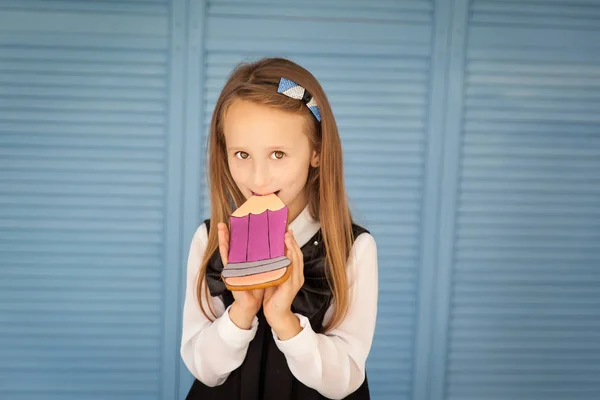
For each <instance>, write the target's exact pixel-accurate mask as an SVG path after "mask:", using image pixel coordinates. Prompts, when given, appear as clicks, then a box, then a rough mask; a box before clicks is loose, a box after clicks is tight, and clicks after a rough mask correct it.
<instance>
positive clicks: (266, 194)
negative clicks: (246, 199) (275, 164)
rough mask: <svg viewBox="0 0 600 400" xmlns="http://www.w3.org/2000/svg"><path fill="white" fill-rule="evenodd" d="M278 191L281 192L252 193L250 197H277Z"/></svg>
mask: <svg viewBox="0 0 600 400" xmlns="http://www.w3.org/2000/svg"><path fill="white" fill-rule="evenodd" d="M280 191H281V190H278V191H276V192H270V193H256V192H252V195H254V196H268V195H270V194H275V196H277V195H278V194H279V192H280Z"/></svg>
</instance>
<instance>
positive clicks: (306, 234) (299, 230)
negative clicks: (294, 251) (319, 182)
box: [288, 205, 321, 247]
mask: <svg viewBox="0 0 600 400" xmlns="http://www.w3.org/2000/svg"><path fill="white" fill-rule="evenodd" d="M320 228H321V224H320V223H319V221H317V220H315V219H314V218H313V217H312V216H311V215H310V210H309V207H308V205H307V206H306V207H304V210H302V212H301V213H300V214H299V215H298V216H297V217H296V218H295V219H294V220H293V221H292V222H290V224H289V227H288V229H291V230H292V231H293V232H294V238H295V239H296V243H298V247H302V246H304V245H305V244H306V243H307V242H308V241H309V240H310V238H312V237H313V236H314V235H315V233H317V232H318V231H319V229H320Z"/></svg>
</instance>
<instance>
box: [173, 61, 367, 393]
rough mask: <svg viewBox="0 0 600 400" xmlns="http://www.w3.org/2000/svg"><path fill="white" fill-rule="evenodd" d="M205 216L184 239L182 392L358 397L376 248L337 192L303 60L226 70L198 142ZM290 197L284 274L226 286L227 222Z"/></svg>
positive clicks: (331, 144)
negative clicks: (260, 202)
mask: <svg viewBox="0 0 600 400" xmlns="http://www.w3.org/2000/svg"><path fill="white" fill-rule="evenodd" d="M208 152H209V154H208V158H209V164H208V167H209V185H210V199H211V215H210V220H206V221H204V223H203V224H202V225H200V227H199V228H198V229H197V231H196V233H195V234H194V237H193V239H192V243H191V247H190V253H189V258H188V265H187V287H186V297H185V304H184V310H183V334H182V342H181V357H182V358H183V361H184V363H185V365H186V366H187V368H188V369H189V370H190V372H191V373H192V375H193V376H194V377H195V378H196V379H195V381H194V384H193V385H192V387H191V389H190V391H189V393H188V396H187V399H202V400H206V399H226V400H234V399H252V400H254V399H256V400H258V399H278V400H279V399H302V400H311V399H323V398H333V399H342V398H348V399H367V398H369V389H368V383H367V378H366V373H365V363H366V359H367V356H368V354H369V351H370V348H371V343H372V340H373V333H374V330H375V320H376V314H377V289H378V284H377V250H376V245H375V241H374V239H373V237H372V236H371V235H370V234H369V232H367V231H366V230H365V229H364V228H361V227H360V226H358V225H356V224H354V223H353V222H352V218H351V215H350V211H349V209H348V204H347V201H346V190H345V187H344V179H343V170H342V149H341V144H340V139H339V136H338V131H337V126H336V123H335V120H334V117H333V113H332V110H331V107H330V105H329V102H328V100H327V97H326V96H325V93H324V92H323V89H322V88H321V86H320V85H319V83H318V82H317V80H316V79H315V78H314V77H313V76H312V75H311V74H310V73H309V72H308V71H307V70H305V69H304V68H302V67H300V66H299V65H297V64H295V63H293V62H291V61H289V60H285V59H280V58H274V59H263V60H260V61H258V62H255V63H249V64H243V65H241V66H239V67H238V68H237V69H236V70H234V71H233V73H232V74H231V76H230V77H229V80H228V81H227V83H226V84H225V87H224V88H223V91H222V92H221V95H220V96H219V99H218V100H217V103H216V106H215V110H214V114H213V117H212V122H211V128H210V135H209V141H208ZM272 193H275V194H276V195H277V196H278V197H279V198H280V199H281V200H282V201H283V203H284V204H285V205H286V206H287V207H288V213H289V214H288V221H291V222H290V224H289V231H288V232H287V233H286V235H285V247H286V252H287V256H288V258H289V259H290V260H291V261H292V264H291V268H292V272H291V275H290V277H289V278H288V279H287V280H286V281H285V282H283V283H282V284H280V285H279V286H276V287H270V288H267V289H260V290H253V291H233V292H231V291H229V290H227V289H226V287H225V285H224V283H223V281H222V280H221V278H220V274H221V271H222V270H223V266H224V265H227V254H228V241H229V237H228V235H229V234H228V228H227V225H226V224H225V223H224V222H225V221H228V218H229V216H230V215H231V213H232V211H233V210H235V209H236V208H237V207H239V206H240V205H241V204H242V203H244V202H245V201H246V199H248V198H250V197H251V196H258V195H267V194H272Z"/></svg>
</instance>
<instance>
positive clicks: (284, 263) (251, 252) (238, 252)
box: [221, 194, 291, 290]
mask: <svg viewBox="0 0 600 400" xmlns="http://www.w3.org/2000/svg"><path fill="white" fill-rule="evenodd" d="M287 217H288V208H287V207H286V205H285V204H283V202H282V201H281V200H280V199H279V197H277V196H276V195H275V194H270V195H266V196H252V197H250V198H249V199H248V200H246V202H245V203H244V204H242V205H241V206H240V207H239V208H238V209H237V210H235V212H234V213H233V214H232V215H231V217H230V218H229V222H230V236H229V263H228V264H227V265H226V266H225V267H224V268H223V272H222V273H221V277H222V278H223V281H224V282H225V286H226V287H227V288H228V289H229V290H251V289H260V288H265V287H269V286H274V285H278V284H280V283H281V282H283V281H285V280H286V279H287V278H288V277H289V273H290V268H289V265H290V263H291V261H290V260H289V259H288V258H287V257H286V256H285V241H284V238H285V232H286V230H287Z"/></svg>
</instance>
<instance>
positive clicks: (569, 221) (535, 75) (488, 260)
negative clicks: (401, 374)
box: [444, 1, 600, 400]
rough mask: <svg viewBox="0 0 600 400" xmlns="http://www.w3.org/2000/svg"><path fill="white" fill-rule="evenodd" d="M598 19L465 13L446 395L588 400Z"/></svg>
mask: <svg viewBox="0 0 600 400" xmlns="http://www.w3.org/2000/svg"><path fill="white" fill-rule="evenodd" d="M598 16H600V4H597V3H595V2H577V1H552V2H543V1H519V2H516V1H515V2H513V1H510V2H509V1H474V2H473V3H472V4H471V8H470V13H469V17H468V36H467V49H466V64H465V70H464V121H463V124H462V127H461V132H460V134H461V137H460V143H461V146H460V152H461V155H462V159H461V161H460V168H459V176H458V197H457V202H456V215H457V219H456V225H455V230H454V233H453V242H454V252H453V262H452V287H451V300H450V305H449V310H450V311H449V312H450V316H449V325H448V349H447V373H446V381H445V396H444V398H447V399H453V400H466V399H528V400H529V399H531V400H533V399H541V398H544V399H550V398H552V399H592V398H593V399H595V398H598V397H599V396H600V347H599V346H598V343H599V341H598V340H599V339H600V323H599V320H600V307H599V305H600V290H599V288H600V268H599V267H600V250H599V249H600V246H599V243H600V185H599V182H600V135H599V132H600V74H599V71H600V56H599V54H600V24H599V23H598Z"/></svg>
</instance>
